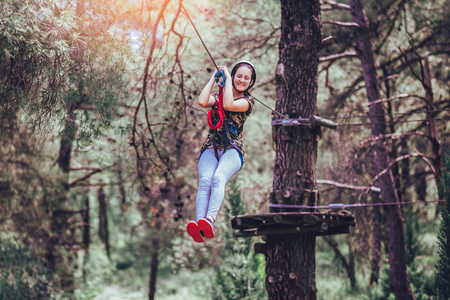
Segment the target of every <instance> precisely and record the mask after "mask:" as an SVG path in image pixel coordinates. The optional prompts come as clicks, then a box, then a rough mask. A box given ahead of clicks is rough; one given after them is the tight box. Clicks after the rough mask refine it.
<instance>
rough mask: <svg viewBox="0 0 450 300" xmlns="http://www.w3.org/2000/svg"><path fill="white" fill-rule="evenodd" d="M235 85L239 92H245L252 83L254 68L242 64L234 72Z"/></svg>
mask: <svg viewBox="0 0 450 300" xmlns="http://www.w3.org/2000/svg"><path fill="white" fill-rule="evenodd" d="M233 83H234V87H235V89H236V90H237V91H238V92H244V91H245V90H246V89H247V88H248V86H249V85H250V84H251V83H252V70H250V69H249V68H247V67H245V66H241V67H239V68H238V69H237V71H236V74H234V82H233Z"/></svg>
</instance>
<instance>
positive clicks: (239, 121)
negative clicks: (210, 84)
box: [201, 92, 255, 156]
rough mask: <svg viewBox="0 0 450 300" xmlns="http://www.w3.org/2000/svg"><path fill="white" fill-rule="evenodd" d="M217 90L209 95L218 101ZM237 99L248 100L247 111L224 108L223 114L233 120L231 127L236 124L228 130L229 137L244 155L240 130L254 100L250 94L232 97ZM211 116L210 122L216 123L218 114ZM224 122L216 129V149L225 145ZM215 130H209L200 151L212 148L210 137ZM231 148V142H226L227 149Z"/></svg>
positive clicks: (220, 148)
mask: <svg viewBox="0 0 450 300" xmlns="http://www.w3.org/2000/svg"><path fill="white" fill-rule="evenodd" d="M218 95H219V93H218V92H215V93H213V94H211V96H213V97H214V98H215V99H216V101H218ZM238 99H245V100H247V101H248V103H249V105H250V107H249V109H248V110H247V111H245V112H233V111H227V110H225V116H226V119H228V120H232V121H233V124H234V125H233V127H234V126H236V128H234V129H231V130H230V135H231V138H232V139H233V140H234V141H235V142H236V146H237V147H238V148H239V149H240V150H241V152H242V156H244V144H243V143H242V130H243V128H244V123H245V120H247V118H248V117H249V116H250V114H251V113H252V111H253V106H254V104H255V100H254V99H253V97H252V96H243V97H241V98H237V99H234V100H235V101H236V100H238ZM211 109H214V110H217V109H218V107H217V105H214V106H213V107H212V108H211ZM211 118H212V120H211V121H212V123H213V124H216V123H217V121H218V120H219V116H218V115H217V114H212V116H211ZM225 122H226V120H224V125H222V126H221V127H220V128H218V129H217V132H216V146H217V150H223V148H224V146H225V142H226V139H227V135H226V131H225ZM215 131H216V130H210V131H209V134H208V137H207V139H206V141H205V143H203V146H202V148H201V149H202V150H201V151H202V152H203V150H205V149H213V148H214V145H213V142H212V138H213V137H214V132H215ZM230 148H233V146H232V145H231V144H228V146H227V149H230Z"/></svg>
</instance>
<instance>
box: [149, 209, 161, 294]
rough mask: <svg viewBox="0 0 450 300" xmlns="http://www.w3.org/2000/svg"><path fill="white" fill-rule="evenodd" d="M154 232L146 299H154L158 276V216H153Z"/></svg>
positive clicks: (159, 226) (159, 227)
mask: <svg viewBox="0 0 450 300" xmlns="http://www.w3.org/2000/svg"><path fill="white" fill-rule="evenodd" d="M155 219H156V220H155V222H156V223H155V228H154V230H155V232H154V233H153V237H152V255H151V256H152V264H151V266H150V280H149V284H148V287H149V289H148V290H149V293H148V299H149V300H154V299H155V294H156V281H157V276H158V266H159V258H158V256H159V255H158V254H159V250H160V244H161V243H160V229H161V220H160V218H159V217H158V216H156V217H155Z"/></svg>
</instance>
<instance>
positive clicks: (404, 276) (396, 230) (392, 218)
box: [349, 0, 414, 300]
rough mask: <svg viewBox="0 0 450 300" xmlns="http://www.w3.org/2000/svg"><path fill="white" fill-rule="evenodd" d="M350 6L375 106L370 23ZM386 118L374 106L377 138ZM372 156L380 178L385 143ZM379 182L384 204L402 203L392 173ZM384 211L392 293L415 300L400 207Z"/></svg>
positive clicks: (356, 3)
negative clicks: (387, 234) (410, 279)
mask: <svg viewBox="0 0 450 300" xmlns="http://www.w3.org/2000/svg"><path fill="white" fill-rule="evenodd" d="M349 3H350V7H351V13H352V15H353V19H354V21H355V22H356V23H357V24H358V25H359V28H358V30H357V52H358V55H359V57H360V59H361V65H362V69H363V74H364V81H365V84H366V92H367V98H368V100H369V102H373V101H376V100H379V99H381V96H380V90H379V85H378V75H377V70H376V67H375V59H374V53H373V49H372V42H371V39H370V32H369V24H368V23H369V22H368V20H367V17H366V14H365V11H364V8H363V6H362V3H361V0H350V2H349ZM384 114H385V112H384V109H383V107H382V104H381V103H378V104H374V105H371V106H370V109H369V115H370V121H371V122H372V128H371V131H372V136H373V137H377V136H379V135H383V134H385V133H386V120H385V117H384ZM372 154H373V157H372V164H373V166H372V167H373V173H374V174H378V173H380V172H381V171H382V170H384V169H386V168H387V167H388V164H389V156H388V153H387V150H386V148H385V147H384V145H383V143H382V141H377V142H375V143H374V145H373V147H372ZM378 182H379V185H380V188H381V196H382V200H383V201H384V202H398V197H397V193H396V191H395V186H394V181H393V176H392V173H391V172H386V174H384V175H383V176H381V177H380V178H379V180H378ZM384 211H385V213H386V220H387V223H388V228H389V264H390V273H391V279H392V282H391V284H392V290H393V292H394V294H395V296H396V298H397V299H399V300H402V299H414V295H413V293H412V291H411V287H410V282H409V277H408V273H407V269H406V259H405V257H406V256H405V237H404V232H403V222H402V219H401V217H400V209H399V205H390V206H384Z"/></svg>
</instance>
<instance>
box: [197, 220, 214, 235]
mask: <svg viewBox="0 0 450 300" xmlns="http://www.w3.org/2000/svg"><path fill="white" fill-rule="evenodd" d="M198 228H199V229H200V231H202V232H203V234H204V235H205V238H208V239H212V238H213V237H215V235H214V222H213V221H212V220H211V218H210V217H206V219H200V220H198Z"/></svg>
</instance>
